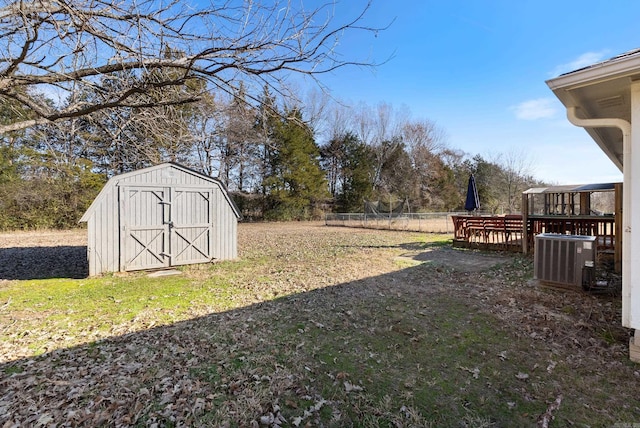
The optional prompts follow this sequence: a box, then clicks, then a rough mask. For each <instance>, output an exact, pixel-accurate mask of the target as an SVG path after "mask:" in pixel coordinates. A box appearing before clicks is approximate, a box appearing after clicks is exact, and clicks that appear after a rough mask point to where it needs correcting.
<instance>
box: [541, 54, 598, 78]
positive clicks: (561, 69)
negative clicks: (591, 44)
mask: <svg viewBox="0 0 640 428" xmlns="http://www.w3.org/2000/svg"><path fill="white" fill-rule="evenodd" d="M608 54H609V53H608V51H606V50H603V51H600V52H586V53H583V54H582V55H580V56H579V57H578V58H576V59H574V60H573V61H570V62H568V63H566V64H560V65H558V66H557V67H556V68H554V69H553V71H551V73H549V74H550V75H551V76H552V77H556V76H559V75H561V74H562V73H568V72H570V71H575V70H579V69H581V68H584V67H587V66H589V65H593V64H596V63H598V62H600V61H603V60H604V59H606V57H607V55H608Z"/></svg>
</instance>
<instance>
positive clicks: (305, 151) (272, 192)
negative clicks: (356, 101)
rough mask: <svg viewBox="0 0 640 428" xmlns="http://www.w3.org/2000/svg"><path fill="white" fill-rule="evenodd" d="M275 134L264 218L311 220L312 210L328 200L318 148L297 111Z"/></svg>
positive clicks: (280, 121)
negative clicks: (266, 211) (267, 209)
mask: <svg viewBox="0 0 640 428" xmlns="http://www.w3.org/2000/svg"><path fill="white" fill-rule="evenodd" d="M274 130H275V132H274V141H273V143H274V149H275V150H274V151H273V153H272V154H271V156H270V158H269V169H270V175H269V176H268V177H266V179H265V181H264V186H265V189H266V190H267V200H268V207H269V212H268V213H265V214H266V216H267V218H272V219H281V220H291V219H307V218H310V217H311V216H312V215H313V212H312V211H311V209H312V208H313V207H314V206H316V205H317V204H318V203H319V202H321V201H322V200H324V199H325V198H327V197H328V192H327V184H326V181H325V178H324V173H323V171H322V169H321V168H320V162H319V155H320V151H319V148H318V146H317V145H316V143H315V141H314V140H313V136H312V134H311V131H310V129H309V127H308V126H306V125H305V124H304V123H303V121H302V114H301V112H300V111H299V110H297V109H294V110H291V111H288V112H286V116H285V117H284V118H281V119H280V120H279V121H278V122H277V125H276V127H275V129H274Z"/></svg>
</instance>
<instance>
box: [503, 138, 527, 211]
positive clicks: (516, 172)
mask: <svg viewBox="0 0 640 428" xmlns="http://www.w3.org/2000/svg"><path fill="white" fill-rule="evenodd" d="M493 162H494V163H495V164H496V165H498V166H499V167H500V171H501V175H502V177H501V178H502V181H503V183H504V184H503V186H504V188H503V191H504V192H505V193H506V195H505V194H503V195H504V196H506V200H505V201H504V202H505V203H506V204H505V205H506V208H507V212H508V213H513V212H518V211H520V204H521V200H522V199H521V194H522V192H523V191H525V190H527V187H528V186H529V185H530V184H531V183H532V182H534V179H533V177H532V173H533V167H534V164H535V162H534V159H533V158H532V157H531V155H530V154H529V153H528V152H527V151H526V150H525V149H522V148H520V149H517V148H512V149H510V150H509V151H508V152H505V153H501V154H498V155H495V156H494V159H493Z"/></svg>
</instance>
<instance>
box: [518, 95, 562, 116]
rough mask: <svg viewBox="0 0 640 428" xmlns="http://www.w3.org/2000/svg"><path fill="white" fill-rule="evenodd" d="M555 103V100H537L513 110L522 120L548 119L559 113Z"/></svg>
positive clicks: (521, 104)
mask: <svg viewBox="0 0 640 428" xmlns="http://www.w3.org/2000/svg"><path fill="white" fill-rule="evenodd" d="M554 103H555V100H554V99H553V98H537V99H535V100H529V101H524V102H522V103H520V104H518V105H516V106H513V107H511V110H513V111H514V112H515V114H516V117H517V118H518V119H522V120H537V119H548V118H552V117H554V116H555V115H556V113H557V112H558V110H557V108H556V107H555V106H554Z"/></svg>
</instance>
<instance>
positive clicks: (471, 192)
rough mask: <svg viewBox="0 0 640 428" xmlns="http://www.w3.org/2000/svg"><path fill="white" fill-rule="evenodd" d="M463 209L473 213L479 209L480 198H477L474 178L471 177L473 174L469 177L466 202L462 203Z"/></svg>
mask: <svg viewBox="0 0 640 428" xmlns="http://www.w3.org/2000/svg"><path fill="white" fill-rule="evenodd" d="M464 209H465V210H467V211H475V210H479V209H480V198H479V197H478V188H477V187H476V178H475V177H474V176H473V174H471V177H469V185H468V186H467V200H466V202H465V203H464Z"/></svg>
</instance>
